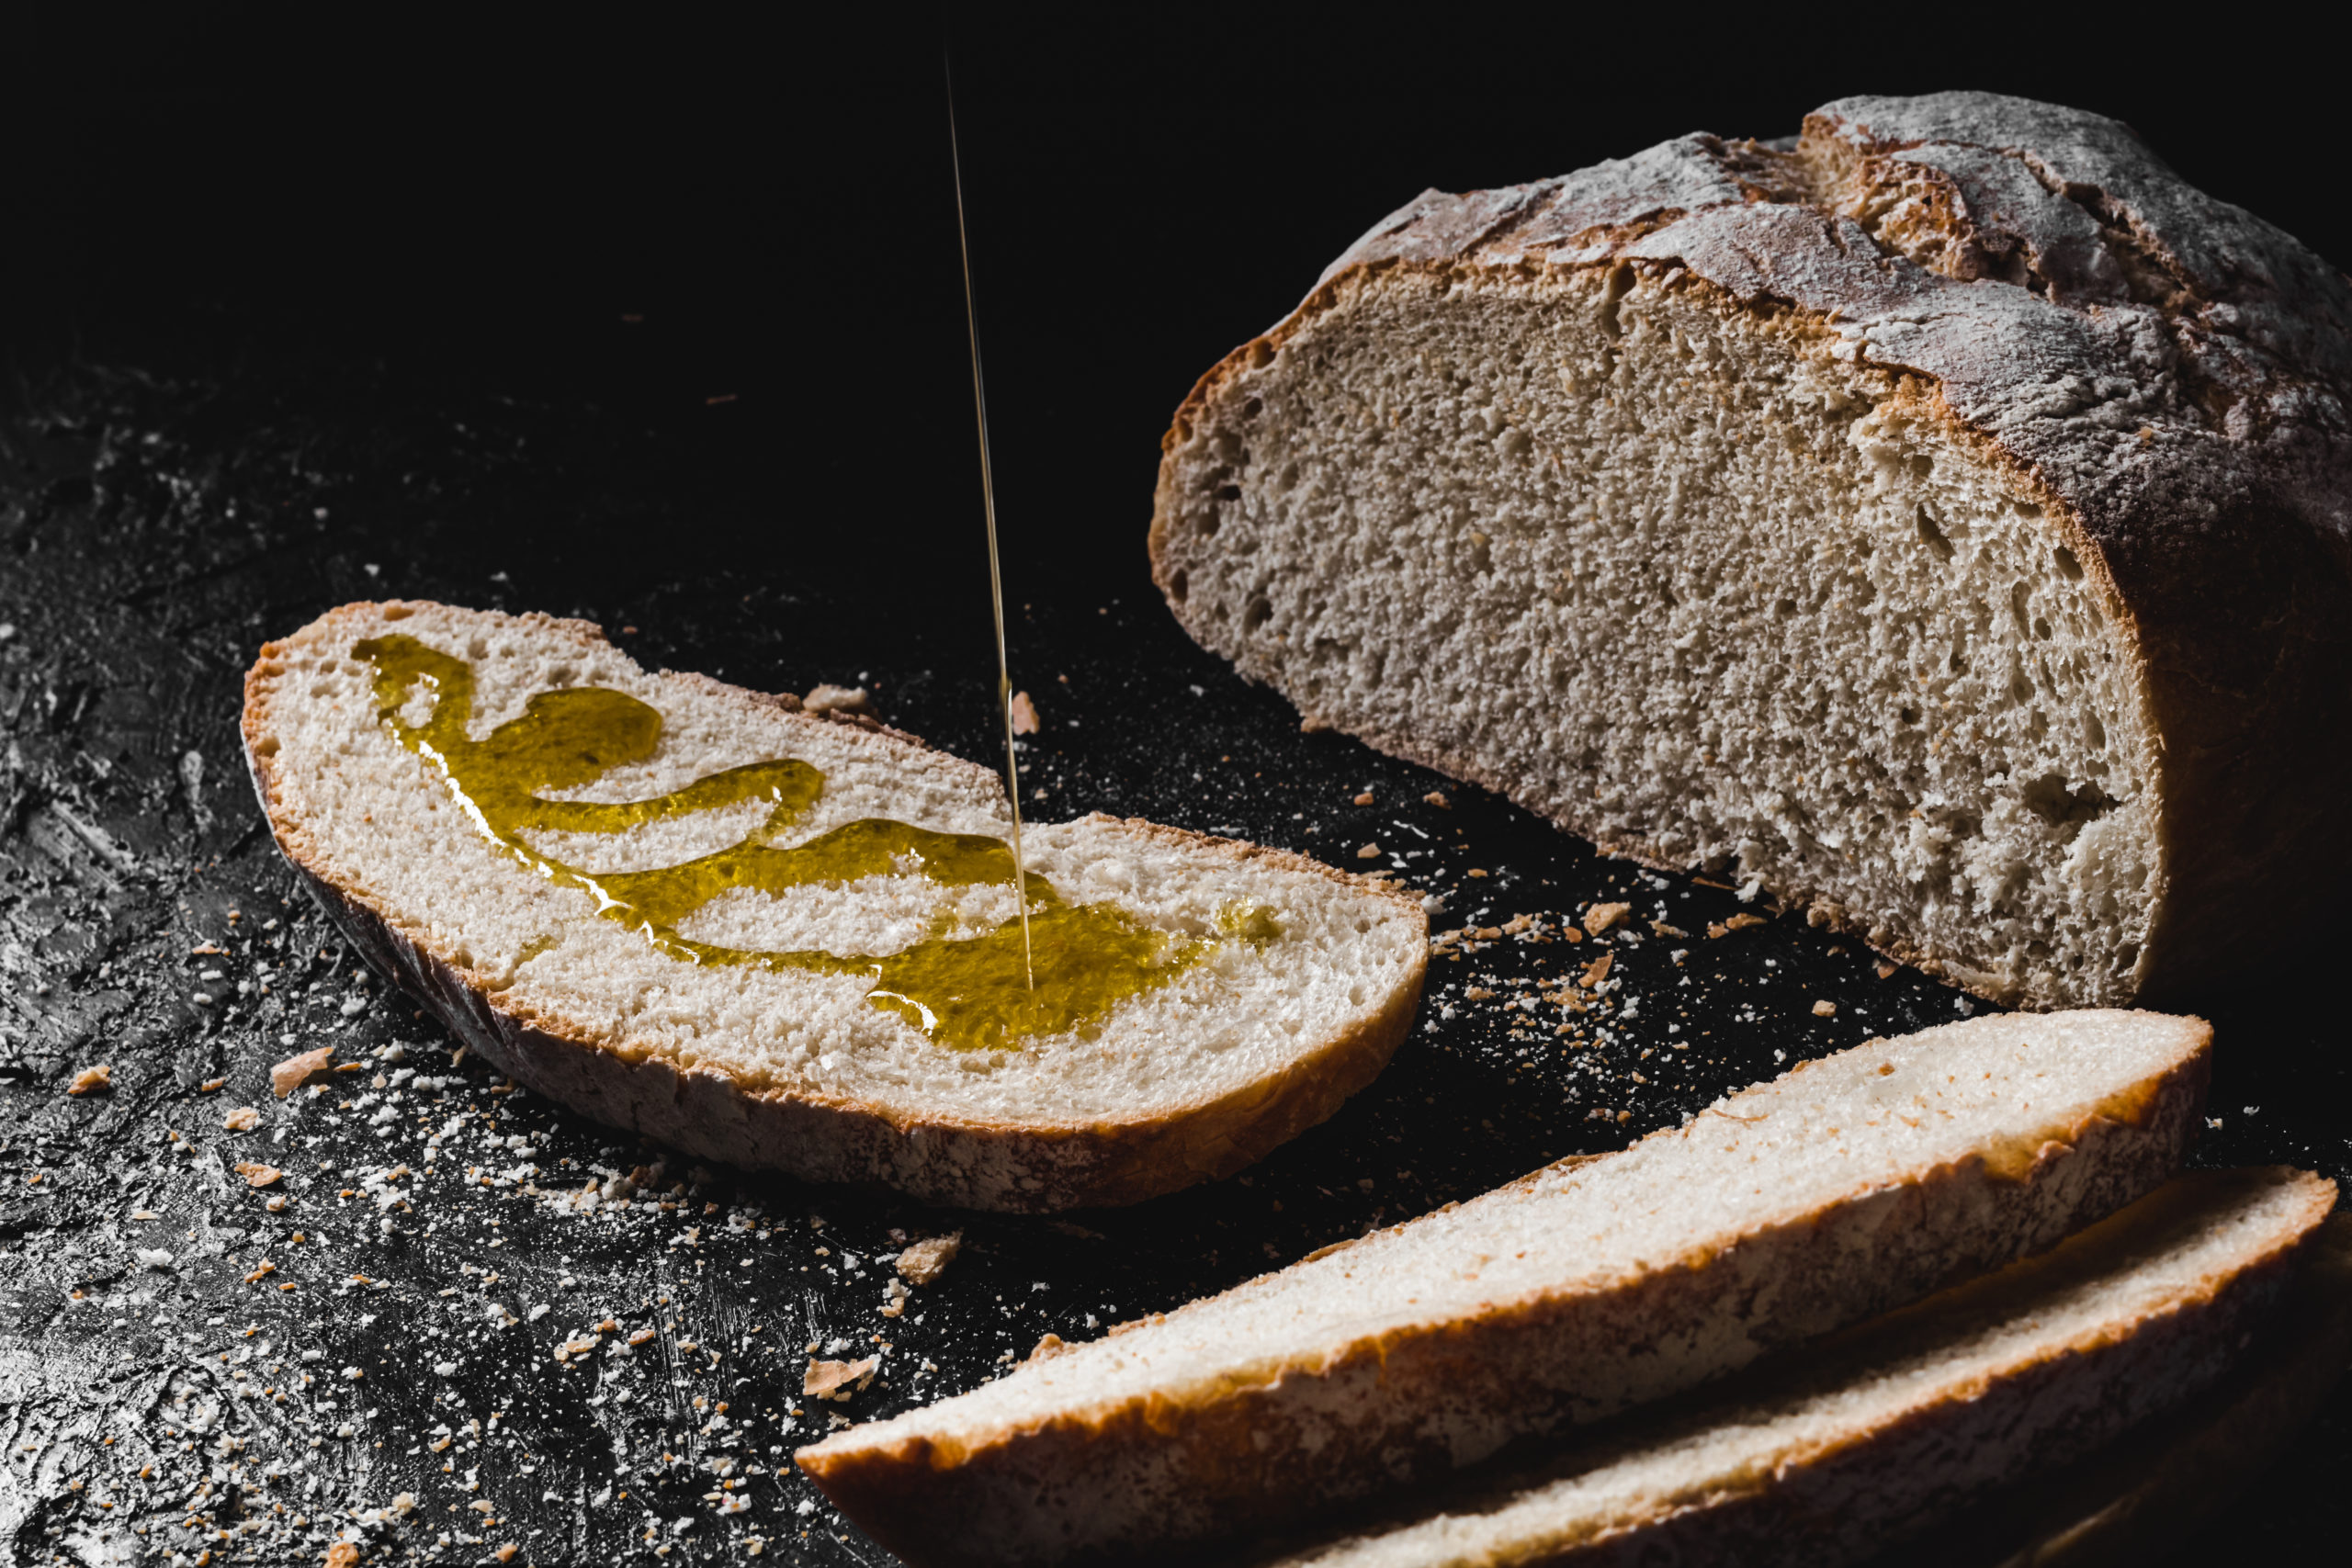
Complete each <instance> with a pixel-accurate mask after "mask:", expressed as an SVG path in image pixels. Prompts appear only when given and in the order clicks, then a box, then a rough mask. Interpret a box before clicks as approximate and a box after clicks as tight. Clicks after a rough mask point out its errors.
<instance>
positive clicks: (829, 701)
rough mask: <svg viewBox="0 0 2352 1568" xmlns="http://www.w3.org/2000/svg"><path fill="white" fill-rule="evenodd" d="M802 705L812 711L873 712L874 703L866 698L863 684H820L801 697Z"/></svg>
mask: <svg viewBox="0 0 2352 1568" xmlns="http://www.w3.org/2000/svg"><path fill="white" fill-rule="evenodd" d="M800 705H801V706H802V707H803V708H805V709H807V710H808V711H809V712H810V713H872V712H873V711H874V709H873V705H871V704H869V703H868V702H867V701H866V699H865V687H863V686H831V685H819V686H816V687H814V688H812V689H811V690H810V691H809V694H808V695H807V696H805V697H803V698H801V699H800Z"/></svg>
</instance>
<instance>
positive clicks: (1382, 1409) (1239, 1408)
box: [799, 1011, 2211, 1564]
mask: <svg viewBox="0 0 2352 1568" xmlns="http://www.w3.org/2000/svg"><path fill="white" fill-rule="evenodd" d="M2210 1041H2211V1030H2209V1029H2208V1028H2207V1027H2206V1025H2205V1024H2204V1023H2202V1022H2201V1021H2198V1020H2195V1019H2181V1018H2168V1017H2165V1016H2162V1015H2158V1014H2154V1013H2134V1012H2109V1011H2086V1012H2074V1013H2057V1014H2052V1015H2047V1016H2043V1017H2025V1016H2003V1017H1992V1018H1983V1019H1977V1020H1974V1021H1970V1022H1966V1023H1958V1024H1951V1025H1948V1026H1945V1027H1942V1028H1938V1029H1930V1030H1927V1031H1923V1032H1919V1033H1917V1034H1912V1035H1907V1036H1905V1037H1903V1038H1901V1039H1898V1040H1881V1041H1873V1042H1871V1043H1868V1044H1865V1045H1861V1046H1858V1047H1856V1048H1855V1049H1853V1050H1850V1051H1847V1052H1844V1053H1841V1054H1840V1055H1836V1056H1832V1057H1828V1058H1826V1059H1825V1060H1822V1061H1818V1062H1814V1063H1811V1064H1807V1065H1806V1066H1802V1067H1800V1068H1798V1069H1797V1070H1795V1071H1792V1072H1791V1073H1789V1074H1787V1075H1786V1076H1784V1077H1781V1078H1779V1079H1776V1080H1775V1081H1773V1082H1771V1083H1768V1084H1763V1085H1759V1086H1758V1087H1756V1088H1754V1089H1748V1090H1747V1091H1745V1092H1743V1093H1741V1094H1738V1095H1736V1096H1734V1097H1732V1098H1730V1099H1728V1100H1721V1101H1718V1102H1717V1103H1716V1104H1715V1105H1714V1106H1713V1107H1712V1108H1711V1109H1710V1110H1709V1111H1707V1112H1704V1113H1702V1115H1701V1116H1699V1117H1698V1118H1697V1119H1696V1120H1695V1121H1693V1122H1691V1123H1689V1124H1688V1125H1686V1126H1683V1127H1681V1128H1676V1129H1668V1130H1667V1131H1664V1132H1660V1133H1657V1134H1652V1135H1651V1136H1650V1137H1648V1138H1645V1139H1644V1140H1643V1141H1642V1142H1641V1143H1639V1144H1636V1145H1634V1146H1633V1147H1632V1148H1630V1149H1627V1150H1625V1151H1623V1153H1620V1154H1615V1155H1611V1156H1604V1157H1602V1158H1600V1159H1596V1160H1591V1161H1589V1162H1586V1163H1581V1164H1562V1165H1555V1166H1553V1167H1550V1168H1546V1169H1544V1170H1542V1171H1538V1172H1537V1173H1535V1174H1534V1175H1533V1176H1531V1177H1528V1178H1526V1179H1523V1180H1521V1181H1519V1182H1516V1183H1513V1184H1512V1185H1510V1186H1508V1187H1505V1188H1503V1189H1500V1190H1498V1191H1495V1192H1491V1193H1488V1194H1487V1195H1486V1196H1484V1197H1481V1198H1479V1199H1477V1200H1476V1201H1472V1202H1469V1203H1466V1204H1462V1205H1459V1206H1449V1207H1448V1208H1447V1209H1446V1210H1443V1211H1441V1212H1439V1213H1434V1214H1430V1215H1427V1216H1424V1217H1423V1218H1421V1219H1419V1220H1416V1221H1413V1222H1412V1223H1410V1224H1403V1225H1398V1226H1397V1227H1395V1228H1393V1229H1390V1230H1387V1231H1382V1232H1375V1233H1374V1234H1373V1235H1368V1236H1366V1237H1364V1238H1363V1239H1362V1240H1360V1241H1357V1242H1355V1243H1353V1244H1351V1245H1349V1246H1348V1247H1345V1248H1344V1249H1341V1250H1336V1251H1333V1252H1332V1253H1331V1254H1330V1255H1329V1256H1326V1255H1322V1254H1318V1255H1317V1256H1315V1257H1312V1258H1307V1259H1306V1260H1304V1261H1302V1262H1299V1263H1295V1264H1293V1265H1292V1266H1291V1267H1289V1268H1288V1269H1283V1270H1281V1271H1279V1272H1277V1273H1273V1274H1270V1275H1266V1276H1264V1277H1261V1279H1258V1280H1253V1281H1251V1282H1250V1283H1248V1284H1245V1285H1241V1286H1239V1287H1237V1288H1236V1289H1234V1290H1231V1291H1228V1292H1226V1293H1225V1294H1223V1295H1221V1296H1216V1297H1213V1298H1210V1299H1208V1300H1204V1301H1200V1302H1195V1303H1192V1304H1191V1305H1189V1306H1186V1307H1183V1308H1182V1309H1181V1310H1179V1311H1177V1312H1173V1313H1170V1314H1166V1315H1165V1316H1162V1317H1156V1318H1150V1319H1146V1320H1144V1321H1143V1322H1140V1323H1136V1324H1132V1325H1123V1327H1122V1328H1120V1329H1114V1331H1113V1334H1112V1337H1107V1338H1104V1339H1102V1340H1097V1341H1094V1342H1092V1343H1090V1344H1086V1345H1082V1346H1078V1347H1075V1348H1062V1349H1059V1350H1057V1351H1056V1352H1055V1353H1054V1354H1053V1355H1052V1356H1051V1357H1050V1358H1043V1359H1032V1360H1031V1361H1030V1362H1029V1363H1028V1364H1027V1365H1025V1366H1023V1367H1022V1368H1021V1369H1019V1370H1018V1371H1014V1372H1013V1373H1012V1374H1010V1375H1008V1376H1006V1377H1005V1378H1003V1379H1002V1380H1001V1381H999V1382H995V1383H992V1384H989V1385H988V1386H986V1387H983V1388H979V1389H977V1390H975V1391H973V1392H971V1393H966V1394H963V1395H961V1396H959V1397H957V1398H955V1399H951V1400H948V1401H945V1402H944V1403H942V1404H936V1405H933V1406H931V1407H930V1408H928V1409H923V1410H917V1411H912V1412H910V1413H908V1414H906V1415H903V1416H898V1417H896V1418H894V1419H891V1420H888V1421H881V1422H876V1423H873V1424H871V1425H868V1426H864V1427H854V1428H852V1429H850V1430H848V1431H844V1432H841V1433H838V1434H836V1435H835V1436H833V1437H832V1438H828V1439H827V1440H826V1441H824V1442H821V1443H819V1444H817V1445H815V1446H813V1447H811V1448H808V1449H804V1450H801V1452H800V1455H799V1462H800V1464H801V1466H802V1468H803V1469H804V1470H806V1471H807V1472H809V1474H810V1475H811V1476H813V1477H814V1478H815V1479H816V1481H817V1483H818V1484H819V1485H820V1486H821V1487H822V1488H823V1489H824V1490H825V1492H826V1494H827V1495H830V1496H831V1497H832V1498H833V1500H834V1501H835V1502H837V1503H839V1504H840V1505H841V1506H842V1507H843V1508H844V1509H846V1510H847V1511H848V1512H849V1514H850V1515H851V1517H854V1518H855V1519H856V1520H857V1521H858V1522H859V1523H860V1524H861V1525H864V1526H865V1528H866V1529H868V1530H869V1531H870V1532H872V1533H873V1535H874V1536H875V1537H876V1540H880V1541H882V1542H883V1544H885V1545H886V1546H888V1547H889V1548H890V1549H891V1550H893V1551H897V1552H899V1554H900V1555H902V1556H904V1557H906V1558H907V1559H909V1560H910V1562H916V1563H919V1564H931V1563H960V1562H1012V1561H1020V1562H1060V1561H1072V1560H1103V1559H1108V1558H1111V1557H1114V1556H1117V1555H1119V1554H1122V1553H1124V1552H1126V1551H1136V1550H1142V1549H1145V1548H1148V1547H1151V1546H1156V1545H1158V1544H1159V1543H1161V1542H1164V1541H1169V1540H1184V1539H1191V1538H1203V1537H1208V1536H1212V1535H1223V1534H1231V1533H1235V1532H1238V1531H1247V1530H1251V1529H1266V1528H1274V1527H1276V1526H1277V1525H1278V1524H1279V1522H1281V1521H1283V1520H1285V1519H1291V1518H1296V1517H1302V1516H1304V1515H1305V1514H1306V1513H1308V1512H1311V1511H1312V1510H1314V1509H1317V1508H1319V1507H1321V1506H1326V1505H1329V1504H1330V1503H1333V1502H1335V1501H1339V1500H1343V1499H1346V1498H1350V1497H1356V1496H1363V1495H1367V1494H1369V1493H1372V1492H1374V1491H1375V1490H1378V1489H1380V1488H1382V1487H1385V1486H1388V1485H1391V1484H1393V1483H1398V1482H1403V1481H1408V1480H1411V1479H1414V1478H1417V1477H1426V1476H1433V1475H1437V1474H1442V1473H1444V1472H1447V1471H1449V1470H1452V1469H1453V1468H1455V1467H1457V1466H1460V1465H1464V1464H1467V1463H1470V1462H1473V1461H1477V1460H1480V1459H1483V1458H1485V1457H1486V1456H1487V1455H1488V1454H1490V1453H1492V1452H1494V1451H1495V1450H1497V1449H1498V1448H1499V1447H1501V1446H1502V1444H1504V1443H1505V1442H1506V1441H1508V1440H1510V1439H1511V1438H1517V1437H1520V1436H1522V1435H1525V1434H1529V1433H1535V1432H1542V1431H1545V1430H1549V1429H1551V1428H1553V1427H1556V1426H1558V1425H1560V1424H1562V1423H1564V1422H1568V1421H1579V1420H1589V1419H1593V1418H1597V1417H1600V1416H1610V1415H1613V1414H1615V1413H1617V1412H1619V1411H1622V1410H1623V1409H1625V1408H1627V1407H1629V1406H1631V1405H1633V1404H1637V1403H1640V1402H1642V1401H1645V1400H1649V1399H1654V1398H1657V1397H1660V1396H1662V1395H1665V1394H1668V1393H1674V1392H1676V1391H1678V1390H1680V1389H1683V1388H1687V1387H1689V1386H1691V1385H1692V1384H1694V1383H1697V1382H1702V1381H1703V1380H1705V1379H1707V1378H1710V1377H1713V1376H1715V1375H1717V1374H1719V1373H1722V1372H1726V1371H1732V1370H1733V1369H1735V1368H1737V1367H1740V1366H1742V1365H1744V1364H1746V1363H1747V1361H1749V1360H1751V1359H1754V1358H1755V1357H1756V1356H1757V1355H1758V1354H1760V1353H1762V1352H1764V1351H1766V1350H1770V1349H1772V1348H1776V1347H1779V1346H1782V1345H1787V1344H1790V1343H1792V1342H1793V1341H1796V1340H1800V1339H1804V1338H1806V1337H1812V1336H1815V1335H1818V1334H1822V1333H1826V1332H1827V1331H1830V1330H1832V1329H1836V1328H1839V1327H1842V1326H1844V1325H1848V1324H1850V1323H1854V1322H1857V1321H1859V1320H1860V1319H1861V1318H1864V1317H1867V1316H1870V1315H1871V1314H1875V1313H1879V1312H1883V1311H1885V1310H1887V1309H1889V1308H1891V1307H1894V1306H1895V1305H1897V1304H1899V1303H1903V1302H1905V1301H1908V1300H1910V1299H1913V1298H1914V1297H1917V1296H1918V1295H1920V1294H1922V1293H1924V1292H1928V1291H1929V1290H1932V1289H1935V1288H1937V1287H1939V1286H1940V1285H1943V1284H1945V1283H1947V1282H1948V1281H1950V1280H1953V1279H1955V1278H1959V1277H1962V1276H1964V1275H1966V1274H1968V1273H1971V1272H1973V1271H1977V1270H1981V1269H1987V1268H1991V1267H1995V1266H1997V1265H1999V1264H2003V1263H2007V1262H2008V1261H2010V1260H2011V1259H2013V1258H2018V1257H2021V1256H2024V1255H2026V1254H2030V1253H2032V1252H2035V1251H2038V1250H2040V1249H2041V1248H2042V1247H2048V1246H2050V1245H2052V1244H2053V1243H2054V1242H2056V1241H2057V1240H2059V1239H2060V1238H2061V1237H2062V1236H2064V1235H2066V1234H2067V1233H2068V1232H2070V1231H2072V1230H2074V1229H2075V1228H2077V1227H2078V1226H2080V1225H2081V1224H2085V1223H2086V1222H2087V1221H2089V1220H2091V1219H2094V1218H2096V1217H2098V1216H2099V1215H2102V1214H2105V1213H2109V1212H2110V1211H2112V1210H2114V1209H2116V1208H2118V1207H2120V1206H2121V1205H2122V1204H2124V1203H2126V1202H2129V1201H2131V1200H2132V1199H2134V1198H2136V1197H2138V1196H2140V1195H2141V1194H2142V1193H2143V1192H2145V1191H2147V1190H2150V1189H2151V1188H2153V1187H2154V1186H2155V1185H2156V1184H2157V1183H2158V1182H2159V1181H2161V1180H2163V1179H2165V1177H2166V1176H2167V1175H2169V1174H2170V1173H2171V1172H2172V1171H2173V1170H2174V1169H2175V1168H2177V1165H2178V1162H2179V1160H2180V1158H2181V1156H2182V1153H2183V1151H2184V1150H2185V1148H2186V1147H2187V1145H2188V1140H2189V1138H2190V1136H2191V1130H2192V1128H2193V1126H2194V1124H2195V1118H2196V1115H2197V1111H2198V1110H2199V1106H2200V1105H2201V1104H2202V1101H2203V1097H2204V1089H2205V1083H2206V1076H2207V1065H2208V1047H2209V1043H2210Z"/></svg>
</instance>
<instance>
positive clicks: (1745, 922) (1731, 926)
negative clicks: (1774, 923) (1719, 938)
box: [1724, 915, 1764, 931]
mask: <svg viewBox="0 0 2352 1568" xmlns="http://www.w3.org/2000/svg"><path fill="white" fill-rule="evenodd" d="M1763 923H1764V917H1763V916H1761V915H1734V916H1733V917H1732V918H1731V919H1727V920H1725V921H1724V930H1725V931H1746V930H1747V928H1748V927H1750V926H1760V925H1762V924H1763Z"/></svg>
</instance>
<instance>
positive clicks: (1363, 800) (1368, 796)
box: [1355, 790, 1372, 806]
mask: <svg viewBox="0 0 2352 1568" xmlns="http://www.w3.org/2000/svg"><path fill="white" fill-rule="evenodd" d="M1355 803H1356V804H1357V805H1358V806H1370V805H1371V804H1372V791H1370V790H1365V791H1364V792H1363V794H1362V795H1357V796H1356V800H1355Z"/></svg>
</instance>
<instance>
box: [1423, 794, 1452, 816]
mask: <svg viewBox="0 0 2352 1568" xmlns="http://www.w3.org/2000/svg"><path fill="white" fill-rule="evenodd" d="M1421 804H1422V805H1423V806H1434V807H1437V808H1438V809H1439V810H1440V811H1451V810H1453V802H1452V801H1450V800H1448V799H1446V798H1445V791H1443V790H1442V789H1433V790H1431V791H1430V792H1429V794H1427V795H1423V796H1421Z"/></svg>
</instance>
